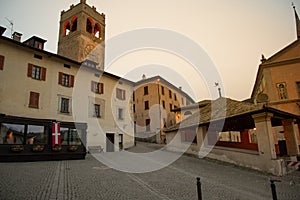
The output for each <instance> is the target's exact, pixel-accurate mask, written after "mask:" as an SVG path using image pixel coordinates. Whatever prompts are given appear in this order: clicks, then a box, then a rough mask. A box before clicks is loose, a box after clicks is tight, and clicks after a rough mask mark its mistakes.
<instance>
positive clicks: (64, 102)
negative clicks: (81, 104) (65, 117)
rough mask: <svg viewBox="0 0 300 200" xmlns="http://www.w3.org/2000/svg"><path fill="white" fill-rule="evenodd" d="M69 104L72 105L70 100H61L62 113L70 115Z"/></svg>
mask: <svg viewBox="0 0 300 200" xmlns="http://www.w3.org/2000/svg"><path fill="white" fill-rule="evenodd" d="M69 103H70V99H68V98H64V97H62V98H61V102H60V112H61V113H69V112H70V111H69Z"/></svg>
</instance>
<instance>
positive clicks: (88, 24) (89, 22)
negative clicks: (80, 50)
mask: <svg viewBox="0 0 300 200" xmlns="http://www.w3.org/2000/svg"><path fill="white" fill-rule="evenodd" d="M93 24H94V23H93V20H92V19H91V18H87V19H86V31H87V32H89V33H92V32H93Z"/></svg>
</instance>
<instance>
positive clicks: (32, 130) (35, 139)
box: [26, 125, 47, 144]
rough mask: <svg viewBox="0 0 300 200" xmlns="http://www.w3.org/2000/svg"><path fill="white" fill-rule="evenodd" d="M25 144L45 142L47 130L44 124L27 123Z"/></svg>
mask: <svg viewBox="0 0 300 200" xmlns="http://www.w3.org/2000/svg"><path fill="white" fill-rule="evenodd" d="M26 144H47V132H46V128H45V127H44V126H36V125H28V126H27V137H26Z"/></svg>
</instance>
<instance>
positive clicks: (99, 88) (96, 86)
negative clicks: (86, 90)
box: [91, 81, 104, 94]
mask: <svg viewBox="0 0 300 200" xmlns="http://www.w3.org/2000/svg"><path fill="white" fill-rule="evenodd" d="M91 90H92V92H94V93H97V94H103V93H104V91H103V83H98V82H95V81H92V83H91Z"/></svg>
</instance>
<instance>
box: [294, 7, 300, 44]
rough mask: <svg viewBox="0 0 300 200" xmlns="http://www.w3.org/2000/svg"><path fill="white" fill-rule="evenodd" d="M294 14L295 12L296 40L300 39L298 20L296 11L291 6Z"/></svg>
mask: <svg viewBox="0 0 300 200" xmlns="http://www.w3.org/2000/svg"><path fill="white" fill-rule="evenodd" d="M293 8H294V12H295V20H296V31H297V39H300V20H299V16H298V14H297V11H296V7H295V5H294V4H293Z"/></svg>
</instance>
